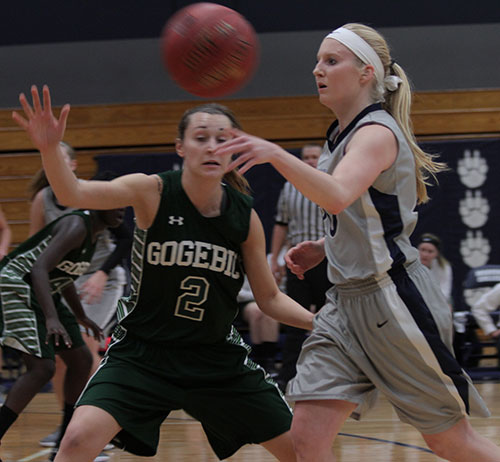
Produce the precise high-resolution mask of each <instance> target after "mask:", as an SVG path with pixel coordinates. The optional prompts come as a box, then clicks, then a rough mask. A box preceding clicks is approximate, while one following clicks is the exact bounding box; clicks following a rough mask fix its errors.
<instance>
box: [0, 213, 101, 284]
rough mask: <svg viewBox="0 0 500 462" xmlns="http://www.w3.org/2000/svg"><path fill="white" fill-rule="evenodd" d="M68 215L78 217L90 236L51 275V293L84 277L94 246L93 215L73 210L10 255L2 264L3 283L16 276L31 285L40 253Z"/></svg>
mask: <svg viewBox="0 0 500 462" xmlns="http://www.w3.org/2000/svg"><path fill="white" fill-rule="evenodd" d="M68 215H78V216H80V217H82V218H83V220H84V221H85V226H86V228H87V236H86V238H85V241H84V243H83V244H82V245H81V246H80V247H78V248H76V249H73V250H71V251H70V252H68V253H67V254H66V255H65V256H64V257H63V258H62V259H61V261H60V262H59V263H58V264H57V266H56V267H55V268H54V269H53V270H52V271H51V272H50V273H49V280H50V287H51V292H52V293H55V292H58V291H60V290H61V289H62V288H63V287H64V286H66V285H68V284H69V283H70V282H71V281H72V280H74V279H76V278H78V277H79V276H81V275H82V274H84V273H85V272H86V271H87V269H88V267H89V265H90V259H91V258H92V254H93V253H94V247H95V244H94V243H92V233H91V226H90V213H89V212H88V211H81V210H78V211H74V212H71V213H68V214H66V215H63V216H61V217H60V218H58V219H57V220H54V221H52V222H51V223H49V224H48V225H47V226H45V227H44V228H42V229H41V230H40V231H38V233H36V234H34V235H33V236H31V237H30V238H29V239H27V240H26V241H24V242H23V243H22V244H20V245H19V246H18V247H17V248H16V249H15V250H13V251H12V252H10V253H9V254H8V255H7V256H6V257H5V258H4V259H3V260H2V261H1V262H0V270H1V272H2V283H5V279H8V278H9V277H13V278H15V279H22V280H24V281H25V282H26V283H27V284H30V280H29V278H30V276H29V275H30V273H31V269H32V268H33V265H34V263H35V261H36V260H37V258H38V257H39V256H40V254H41V253H42V252H43V251H44V250H45V249H46V248H47V247H48V245H49V244H50V242H51V241H52V239H53V237H54V236H53V232H52V231H53V229H54V226H55V225H56V223H58V222H59V221H60V220H62V219H63V218H64V217H66V216H68Z"/></svg>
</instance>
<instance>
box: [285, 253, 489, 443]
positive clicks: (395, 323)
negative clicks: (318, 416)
mask: <svg viewBox="0 0 500 462" xmlns="http://www.w3.org/2000/svg"><path fill="white" fill-rule="evenodd" d="M452 329H453V324H452V315H451V310H450V307H449V305H448V303H447V302H446V300H445V298H444V296H443V294H442V293H441V291H440V289H439V287H438V286H437V285H436V284H435V283H434V281H432V279H431V277H430V273H429V271H428V270H427V268H425V267H424V266H422V265H421V264H420V262H414V263H412V264H410V265H409V266H408V267H406V268H403V267H402V268H400V269H399V270H398V271H391V272H390V273H387V274H384V275H383V276H378V277H373V278H369V279H365V280H360V281H356V282H353V283H348V284H341V285H340V284H339V285H336V286H334V287H333V288H332V289H330V291H329V292H328V293H327V303H326V305H325V306H324V307H323V308H322V309H321V310H320V312H319V313H318V315H316V317H315V319H314V328H313V331H312V333H311V335H310V336H309V338H308V339H307V340H306V341H305V342H304V345H303V348H302V352H301V354H300V357H299V360H298V363H297V375H296V377H295V379H293V380H292V381H291V382H290V384H289V385H288V390H287V398H289V399H290V400H292V401H303V400H333V399H335V400H344V401H349V402H352V403H355V404H357V405H358V406H357V408H356V410H355V412H354V413H353V415H352V417H354V418H361V417H362V415H363V414H364V413H365V412H366V411H367V410H369V409H370V408H371V407H372V406H373V404H374V403H375V400H376V396H377V391H378V392H380V393H382V394H383V395H384V396H385V397H386V398H387V399H388V400H389V402H390V403H391V404H392V405H393V407H394V409H395V410H396V412H397V414H398V416H399V418H400V419H401V420H402V421H403V422H406V423H409V424H411V425H413V426H414V427H415V428H417V429H418V430H419V431H420V432H421V433H424V434H433V433H438V432H442V431H444V430H447V429H448V428H450V427H452V426H453V425H454V424H456V423H457V422H458V421H459V420H460V419H462V418H463V417H464V416H465V415H467V414H474V415H478V416H481V417H487V416H489V411H488V409H487V408H486V406H485V404H484V402H483V401H482V399H481V397H480V396H479V393H478V392H477V390H476V389H475V388H474V386H473V385H472V381H471V380H470V378H469V376H468V375H467V374H466V373H465V372H464V371H463V370H462V368H461V367H460V365H459V364H458V362H457V361H456V359H455V357H454V356H453V353H452V334H453V330H452Z"/></svg>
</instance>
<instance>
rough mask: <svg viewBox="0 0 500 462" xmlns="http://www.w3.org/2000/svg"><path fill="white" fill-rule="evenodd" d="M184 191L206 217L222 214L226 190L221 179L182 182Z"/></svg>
mask: <svg viewBox="0 0 500 462" xmlns="http://www.w3.org/2000/svg"><path fill="white" fill-rule="evenodd" d="M182 187H183V188H184V192H185V193H186V194H187V196H188V198H189V200H190V201H191V203H192V204H193V205H194V206H195V207H196V209H197V210H198V212H200V214H201V215H203V216H204V217H209V218H210V217H216V216H219V215H220V214H221V204H222V199H223V194H224V190H223V188H222V185H221V182H220V180H215V181H210V182H200V183H198V184H196V185H195V184H194V182H192V181H186V182H184V181H183V182H182Z"/></svg>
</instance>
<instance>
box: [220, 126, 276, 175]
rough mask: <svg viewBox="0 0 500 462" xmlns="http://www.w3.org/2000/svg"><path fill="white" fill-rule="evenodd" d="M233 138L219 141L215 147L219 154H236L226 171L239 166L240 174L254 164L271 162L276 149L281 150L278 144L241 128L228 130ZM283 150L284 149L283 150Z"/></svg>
mask: <svg viewBox="0 0 500 462" xmlns="http://www.w3.org/2000/svg"><path fill="white" fill-rule="evenodd" d="M230 132H231V133H232V135H233V138H231V139H230V140H228V141H226V142H224V143H221V144H220V145H219V146H217V148H216V149H215V151H214V152H215V154H217V155H220V156H226V155H236V156H237V157H236V159H234V160H233V161H232V162H231V163H230V164H229V166H228V168H227V171H231V170H233V169H235V168H237V167H239V172H240V173H241V174H243V173H245V172H247V171H248V170H250V169H251V168H252V167H253V166H254V165H258V164H264V163H266V162H271V160H272V159H273V156H274V155H276V153H277V152H278V151H283V150H282V149H281V148H280V147H279V146H278V145H276V144H274V143H271V142H270V141H266V140H264V139H262V138H259V137H257V136H253V135H249V134H248V133H245V132H243V131H241V130H238V129H236V128H233V129H231V130H230ZM283 152H284V151H283Z"/></svg>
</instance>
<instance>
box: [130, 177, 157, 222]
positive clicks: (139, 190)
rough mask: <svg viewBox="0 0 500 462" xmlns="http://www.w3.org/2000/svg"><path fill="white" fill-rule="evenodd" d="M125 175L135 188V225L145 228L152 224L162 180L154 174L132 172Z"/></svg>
mask: <svg viewBox="0 0 500 462" xmlns="http://www.w3.org/2000/svg"><path fill="white" fill-rule="evenodd" d="M127 176H128V177H129V178H128V179H127V181H129V182H130V183H129V184H130V186H132V187H133V188H134V190H135V193H134V195H135V197H136V201H134V202H135V205H134V212H135V217H136V222H137V225H138V226H139V227H140V228H142V229H147V228H149V227H150V226H151V225H152V223H153V221H154V219H155V217H156V213H157V212H158V208H159V206H160V201H161V195H162V192H163V181H162V180H161V178H160V177H159V176H158V175H156V174H153V175H146V174H144V173H134V174H132V175H127Z"/></svg>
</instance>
